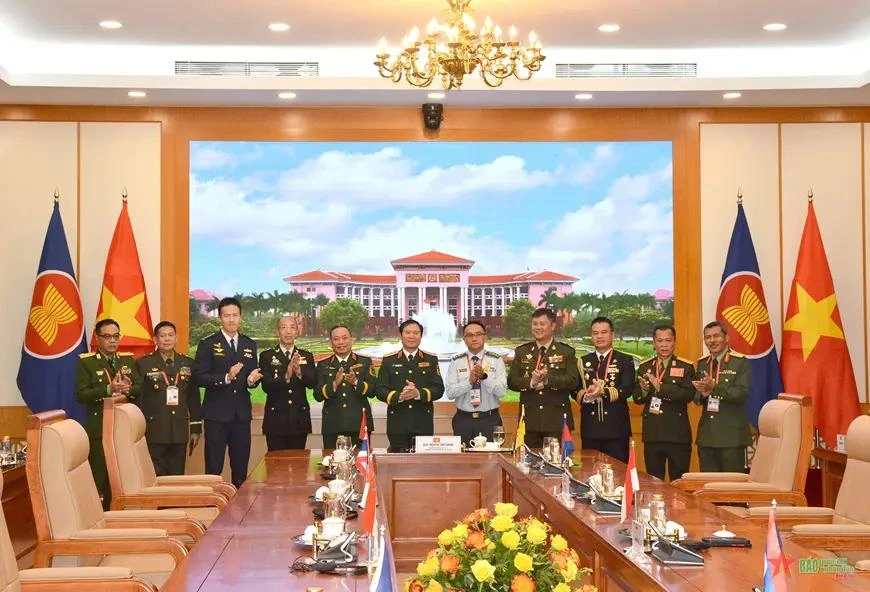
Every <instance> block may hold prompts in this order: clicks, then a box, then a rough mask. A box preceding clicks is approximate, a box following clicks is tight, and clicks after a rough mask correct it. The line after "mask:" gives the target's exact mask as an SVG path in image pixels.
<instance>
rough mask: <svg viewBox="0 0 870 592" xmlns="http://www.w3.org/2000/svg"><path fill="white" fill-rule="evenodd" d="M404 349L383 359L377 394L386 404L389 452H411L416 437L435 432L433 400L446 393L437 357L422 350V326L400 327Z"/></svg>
mask: <svg viewBox="0 0 870 592" xmlns="http://www.w3.org/2000/svg"><path fill="white" fill-rule="evenodd" d="M399 336H400V338H401V340H402V349H401V350H399V351H397V352H396V353H394V354H390V355H389V356H386V357H384V359H383V361H382V362H381V369H380V371H379V372H378V378H377V381H376V383H375V384H376V388H375V393H376V394H377V397H378V399H380V400H381V401H384V402H385V403H386V404H387V438H389V440H390V447H389V452H406V451H408V450H410V449H411V445H412V444H413V442H414V437H415V436H431V435H433V434H434V433H435V419H434V416H433V413H432V401H437V400H438V399H440V398H441V395H443V394H444V381H443V380H442V379H441V370H440V369H439V368H438V357H437V356H433V355H432V354H429V353H426V352H424V351H423V350H421V349H419V348H420V341H421V340H422V338H423V325H421V324H420V323H418V322H417V321H415V320H413V319H408V320H407V321H404V322H403V323H402V324H401V325H399Z"/></svg>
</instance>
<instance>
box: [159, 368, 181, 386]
mask: <svg viewBox="0 0 870 592" xmlns="http://www.w3.org/2000/svg"><path fill="white" fill-rule="evenodd" d="M160 374H162V375H163V380H165V381H166V385H167V386H175V385H176V384H178V377H179V376H181V370H179V371H178V372H176V373H175V380H173V381H172V382H169V377H168V376H166V372H161V373H160Z"/></svg>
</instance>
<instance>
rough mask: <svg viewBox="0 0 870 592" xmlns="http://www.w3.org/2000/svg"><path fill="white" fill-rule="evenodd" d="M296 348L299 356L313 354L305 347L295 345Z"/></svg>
mask: <svg viewBox="0 0 870 592" xmlns="http://www.w3.org/2000/svg"><path fill="white" fill-rule="evenodd" d="M296 350H297V351H298V352H299V355H300V356H301V355H302V354H308V355H313V354H312V353H311V352H310V351H308V350H307V349H302V348H301V347H297V348H296Z"/></svg>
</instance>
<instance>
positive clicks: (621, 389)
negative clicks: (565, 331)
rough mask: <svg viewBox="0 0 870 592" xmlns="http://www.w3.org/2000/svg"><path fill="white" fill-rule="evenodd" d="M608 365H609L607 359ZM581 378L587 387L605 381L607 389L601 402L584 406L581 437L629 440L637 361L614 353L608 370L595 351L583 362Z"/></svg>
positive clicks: (581, 411)
mask: <svg viewBox="0 0 870 592" xmlns="http://www.w3.org/2000/svg"><path fill="white" fill-rule="evenodd" d="M604 363H605V364H606V363H607V359H606V358H605V361H604ZM580 364H581V367H580V374H581V377H582V379H583V380H582V383H583V386H591V385H592V381H593V380H595V379H596V377H597V378H603V379H604V384H605V389H604V396H603V398H602V399H601V401H593V402H591V403H584V402H583V398H582V397H578V399H577V400H578V402H579V403H580V436H581V438H587V439H591V440H610V439H617V438H629V437H630V436H631V421H630V419H629V416H628V403H627V402H626V401H628V399H629V397H631V395H632V394H633V393H634V387H635V371H634V359H633V358H632V357H631V356H629V355H628V354H624V353H622V352H619V351H616V350H613V356H612V357H611V359H610V364H609V366H608V367H607V368H606V369H605V368H602V367H600V366H602V365H603V364H602V363H601V362H600V361H599V359H598V354H597V353H596V352H595V351H594V350H593V351H592V352H590V353H588V354H586V355H585V356H583V357H582V358H580Z"/></svg>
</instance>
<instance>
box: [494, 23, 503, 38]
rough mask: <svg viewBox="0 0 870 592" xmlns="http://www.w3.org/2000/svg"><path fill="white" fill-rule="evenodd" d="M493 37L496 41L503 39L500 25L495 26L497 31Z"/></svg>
mask: <svg viewBox="0 0 870 592" xmlns="http://www.w3.org/2000/svg"><path fill="white" fill-rule="evenodd" d="M493 35H495V38H496V39H501V27H499V26H498V25H496V26H495V31H493Z"/></svg>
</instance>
